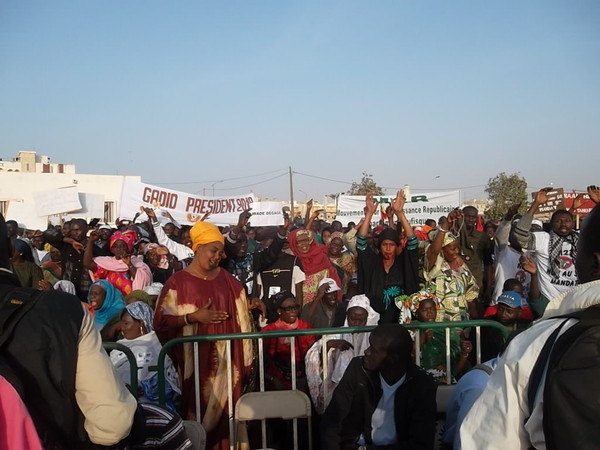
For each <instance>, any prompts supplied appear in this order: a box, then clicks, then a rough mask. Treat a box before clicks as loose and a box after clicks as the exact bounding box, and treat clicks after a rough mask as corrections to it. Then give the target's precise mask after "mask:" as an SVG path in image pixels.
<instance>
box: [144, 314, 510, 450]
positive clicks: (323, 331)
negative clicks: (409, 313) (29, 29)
mask: <svg viewBox="0 0 600 450" xmlns="http://www.w3.org/2000/svg"><path fill="white" fill-rule="evenodd" d="M405 327H406V328H407V329H409V330H430V329H436V328H444V329H445V330H446V372H447V373H448V374H449V373H450V370H451V362H452V361H451V355H450V329H451V328H460V329H464V328H475V333H476V334H475V339H476V347H477V352H476V359H477V363H478V364H479V363H481V327H491V328H496V329H498V330H499V331H500V332H501V333H502V335H503V336H504V338H506V337H507V336H508V330H507V329H506V327H504V326H503V325H502V324H501V323H499V322H496V321H492V320H468V321H460V322H422V323H412V324H407V325H405ZM374 328H375V326H370V327H343V328H312V329H308V330H285V331H268V332H258V331H257V332H252V333H233V334H213V335H201V336H185V337H180V338H175V339H172V340H170V341H168V342H166V343H165V344H164V345H163V348H162V350H161V351H160V353H159V356H158V362H157V365H156V366H153V367H151V368H150V369H151V370H154V371H157V372H158V393H159V397H158V398H159V404H160V405H161V406H163V407H164V406H165V357H166V355H167V352H168V351H169V349H170V348H171V347H174V346H176V345H180V344H184V343H193V344H194V365H195V366H196V367H197V366H198V365H199V364H200V361H199V356H198V343H200V342H216V341H226V342H227V346H226V354H227V363H228V371H227V373H228V382H227V386H228V402H227V403H228V408H229V411H228V414H229V436H230V445H231V448H232V449H233V448H234V444H235V440H234V419H233V417H234V415H233V407H234V401H233V400H232V397H233V380H232V373H231V370H230V369H231V341H234V340H245V339H257V340H258V357H259V382H260V391H261V392H263V391H264V389H265V384H264V364H263V362H264V353H263V339H265V338H267V339H270V338H279V337H296V336H322V340H323V341H322V342H323V344H324V345H322V349H323V364H324V366H323V378H325V377H326V376H327V374H328V368H327V345H326V342H327V336H328V335H332V334H337V335H339V334H340V333H344V334H352V335H354V334H358V333H366V332H370V331H372V330H373V329H374ZM295 343H296V340H295V339H292V340H291V351H290V354H291V355H295V351H296V350H295ZM415 346H416V348H420V336H419V333H415ZM415 353H416V355H415V360H416V361H415V362H416V363H417V365H419V363H420V352H415ZM291 372H292V380H291V381H292V389H296V360H295V358H293V357H292V358H291ZM194 377H195V380H194V381H195V393H196V417H197V418H198V421H199V422H201V421H202V420H201V415H200V396H199V392H200V389H199V388H200V379H199V374H198V371H195V372H194ZM446 378H447V384H451V377H449V376H447V377H446ZM294 434H296V427H295V426H294ZM264 436H265V425H264V421H263V438H264Z"/></svg>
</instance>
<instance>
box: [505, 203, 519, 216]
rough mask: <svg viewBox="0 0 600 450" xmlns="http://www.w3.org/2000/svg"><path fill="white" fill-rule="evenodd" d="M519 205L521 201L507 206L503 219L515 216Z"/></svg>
mask: <svg viewBox="0 0 600 450" xmlns="http://www.w3.org/2000/svg"><path fill="white" fill-rule="evenodd" d="M520 207H521V203H517V204H516V205H510V206H509V207H508V210H507V211H506V214H505V215H504V220H511V219H512V218H513V217H515V215H516V214H517V212H518V211H519V208H520Z"/></svg>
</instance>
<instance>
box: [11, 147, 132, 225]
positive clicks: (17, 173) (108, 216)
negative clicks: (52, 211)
mask: <svg viewBox="0 0 600 450" xmlns="http://www.w3.org/2000/svg"><path fill="white" fill-rule="evenodd" d="M127 178H129V179H133V180H134V181H137V182H141V177H140V176H137V175H135V176H122V175H93V174H78V173H76V171H75V164H62V163H50V157H48V156H41V155H37V154H36V152H32V151H20V152H19V153H18V156H17V157H15V158H13V159H12V161H6V160H4V159H0V186H1V187H2V189H0V212H2V214H3V215H4V217H5V218H6V219H14V220H17V221H18V222H19V224H20V225H21V226H22V227H23V228H28V229H38V228H39V229H42V228H44V229H45V227H44V225H45V223H46V221H47V218H46V217H39V216H37V215H36V214H35V213H34V211H35V208H34V206H35V201H34V193H35V192H44V191H51V190H54V189H63V188H73V187H77V192H78V193H79V195H80V197H82V194H90V197H94V198H96V199H100V201H102V202H103V205H102V203H101V204H100V208H96V209H100V210H101V211H100V212H99V213H98V214H97V215H100V216H101V217H99V219H100V220H101V222H104V223H109V224H113V225H114V223H115V220H116V219H117V215H118V213H119V207H120V204H119V203H120V201H121V192H122V189H123V181H124V180H125V179H127ZM11 204H12V207H11ZM88 206H89V205H88ZM61 216H62V218H68V217H84V218H86V219H88V220H89V219H93V218H95V217H88V216H86V215H85V214H82V213H81V212H80V213H78V212H77V211H73V212H70V213H68V214H62V215H61ZM61 216H50V220H51V221H52V222H55V221H56V220H57V219H58V220H60V218H61Z"/></svg>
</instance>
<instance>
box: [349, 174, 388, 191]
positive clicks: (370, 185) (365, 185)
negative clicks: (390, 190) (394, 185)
mask: <svg viewBox="0 0 600 450" xmlns="http://www.w3.org/2000/svg"><path fill="white" fill-rule="evenodd" d="M369 192H370V193H371V194H373V195H384V194H385V192H384V190H383V188H382V187H380V186H378V185H377V183H375V181H374V180H373V175H371V174H370V173H367V172H363V173H362V179H361V180H360V182H358V183H357V182H356V181H353V182H352V186H350V190H349V191H348V194H349V195H367V194H368V193H369Z"/></svg>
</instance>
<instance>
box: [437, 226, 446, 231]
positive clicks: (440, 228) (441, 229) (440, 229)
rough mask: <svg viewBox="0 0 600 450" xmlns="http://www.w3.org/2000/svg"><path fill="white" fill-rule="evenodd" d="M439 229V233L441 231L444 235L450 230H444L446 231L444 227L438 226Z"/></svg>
mask: <svg viewBox="0 0 600 450" xmlns="http://www.w3.org/2000/svg"><path fill="white" fill-rule="evenodd" d="M437 229H438V231H441V232H442V233H447V232H448V230H444V229H443V228H442V227H440V226H439V225H438V227H437Z"/></svg>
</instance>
